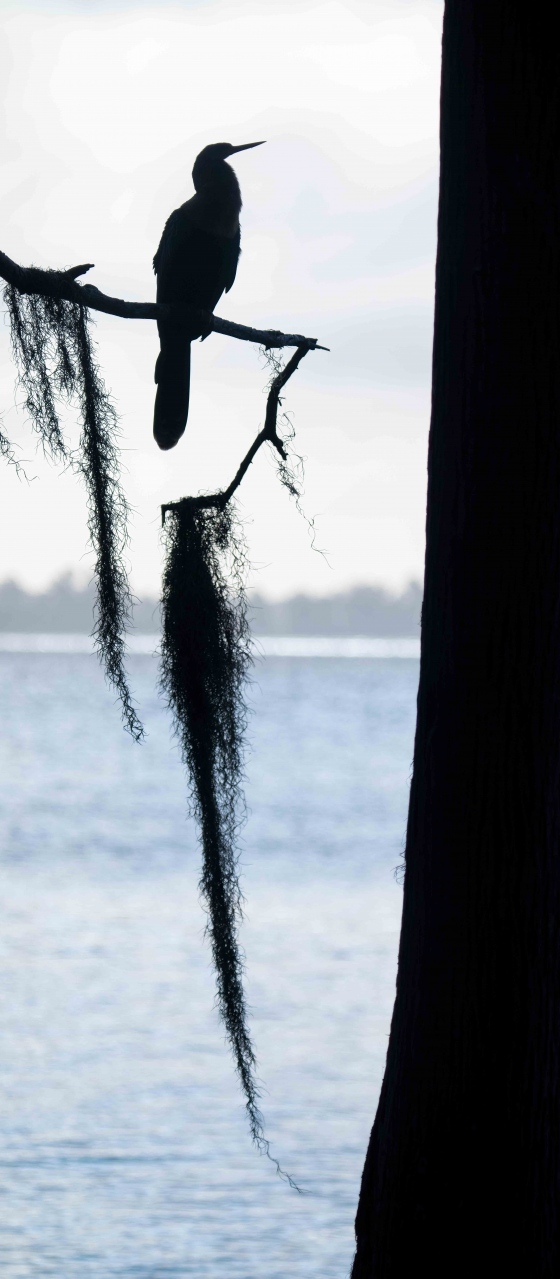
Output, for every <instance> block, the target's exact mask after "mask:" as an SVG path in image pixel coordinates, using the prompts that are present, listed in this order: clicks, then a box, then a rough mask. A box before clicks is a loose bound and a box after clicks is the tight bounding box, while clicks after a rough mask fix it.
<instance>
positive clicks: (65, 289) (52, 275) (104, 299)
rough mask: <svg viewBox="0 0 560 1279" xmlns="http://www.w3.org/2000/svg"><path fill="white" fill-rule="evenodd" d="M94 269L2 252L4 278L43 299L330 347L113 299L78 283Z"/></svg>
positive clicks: (184, 310)
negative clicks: (17, 258) (44, 265)
mask: <svg viewBox="0 0 560 1279" xmlns="http://www.w3.org/2000/svg"><path fill="white" fill-rule="evenodd" d="M92 266H93V263H92V262H86V263H84V264H83V265H82V266H73V267H69V268H68V270H67V271H42V270H41V269H40V268H39V267H35V266H30V267H23V266H18V263H17V262H13V261H12V259H11V258H9V257H8V255H7V254H6V253H2V252H1V251H0V277H1V278H3V279H4V280H7V282H8V284H13V285H14V286H15V288H16V289H19V292H20V293H39V294H41V295H42V296H43V297H54V298H62V299H64V301H66V302H79V303H80V306H87V307H89V308H90V310H92V311H103V312H104V313H105V314H106V315H118V316H120V317H121V318H122V319H125V320H170V319H171V320H177V322H179V321H183V322H184V321H185V320H189V321H190V322H191V324H192V321H193V320H195V321H196V324H197V326H198V327H199V328H200V332H201V334H202V333H205V334H208V333H212V332H214V333H223V334H225V336H226V337H231V338H238V339H239V340H240V341H241V342H256V343H258V345H259V346H264V347H266V348H267V349H270V348H271V347H283V346H298V347H299V346H302V347H305V349H306V350H308V351H327V350H328V347H326V346H319V343H318V342H317V338H307V337H304V336H303V334H301V333H280V332H279V331H278V330H277V329H252V328H250V327H249V326H248V325H246V324H235V323H234V322H233V321H232V320H222V319H220V317H219V316H218V315H213V314H212V313H211V312H210V311H201V310H199V308H198V307H194V306H170V305H168V304H167V303H164V302H126V301H125V300H124V299H123V298H112V297H110V296H109V295H108V294H107V293H102V292H101V290H100V289H97V288H96V287H95V285H94V284H77V283H76V278H77V276H79V275H85V272H86V271H90V270H91V268H92Z"/></svg>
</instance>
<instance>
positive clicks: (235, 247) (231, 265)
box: [223, 227, 241, 293]
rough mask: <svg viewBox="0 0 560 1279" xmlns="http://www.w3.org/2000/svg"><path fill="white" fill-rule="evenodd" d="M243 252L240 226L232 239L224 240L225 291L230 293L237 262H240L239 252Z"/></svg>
mask: <svg viewBox="0 0 560 1279" xmlns="http://www.w3.org/2000/svg"><path fill="white" fill-rule="evenodd" d="M240 253H241V232H240V230H239V227H238V228H237V232H236V234H235V235H234V236H232V237H231V239H227V240H224V249H223V254H224V268H225V270H224V278H225V291H226V293H229V291H230V289H231V286H232V284H233V282H234V280H235V277H236V275H237V263H238V262H239V254H240Z"/></svg>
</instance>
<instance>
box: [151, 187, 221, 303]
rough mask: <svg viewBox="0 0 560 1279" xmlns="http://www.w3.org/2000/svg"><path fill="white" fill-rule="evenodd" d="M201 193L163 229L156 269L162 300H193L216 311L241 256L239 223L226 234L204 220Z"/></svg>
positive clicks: (172, 217)
mask: <svg viewBox="0 0 560 1279" xmlns="http://www.w3.org/2000/svg"><path fill="white" fill-rule="evenodd" d="M204 214H205V209H204V206H203V203H202V201H200V199H199V197H198V195H195V196H193V198H192V200H188V201H187V202H186V204H182V205H181V207H180V208H179V209H175V211H174V212H173V213H172V214H171V216H170V217H169V218H168V219H167V222H166V224H165V227H164V229H163V235H162V237H161V240H160V243H159V247H158V250H157V253H156V255H155V257H154V270H155V272H156V274H157V299H158V301H159V302H179V303H181V302H190V303H192V305H193V306H199V307H201V308H203V309H204V310H208V311H213V310H214V307H215V306H216V305H217V303H218V302H219V299H220V298H221V296H222V293H223V292H224V290H226V291H228V290H229V289H231V286H232V284H233V281H234V279H235V273H236V270H237V261H238V258H239V227H237V228H236V231H235V234H234V235H232V236H226V235H221V234H218V233H216V232H215V231H213V230H211V229H209V227H208V225H205V223H204Z"/></svg>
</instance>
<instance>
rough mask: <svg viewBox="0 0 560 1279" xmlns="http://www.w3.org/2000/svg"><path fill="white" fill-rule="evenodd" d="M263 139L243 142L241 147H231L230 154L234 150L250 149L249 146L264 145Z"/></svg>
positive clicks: (234, 151)
mask: <svg viewBox="0 0 560 1279" xmlns="http://www.w3.org/2000/svg"><path fill="white" fill-rule="evenodd" d="M265 141H266V139H265V140H264V141H263V142H244V143H243V146H241V147H232V148H231V154H232V155H235V153H236V151H250V150H251V147H264V142H265Z"/></svg>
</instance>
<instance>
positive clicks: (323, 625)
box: [0, 573, 422, 637]
mask: <svg viewBox="0 0 560 1279" xmlns="http://www.w3.org/2000/svg"><path fill="white" fill-rule="evenodd" d="M94 600H95V592H94V587H93V585H92V586H87V587H84V588H79V587H76V585H75V584H74V582H73V580H72V576H71V574H69V573H68V574H65V575H64V576H62V577H60V578H59V579H58V581H56V582H54V583H53V585H52V586H51V587H50V588H49V589H48V590H47V591H43V592H42V593H41V594H32V593H30V592H28V591H26V590H24V589H23V587H21V586H19V585H18V584H17V583H16V582H4V583H3V584H2V585H0V631H23V632H25V631H35V632H37V631H39V632H41V631H42V632H53V633H57V632H58V633H61V632H64V633H68V632H75V633H80V632H89V631H91V628H92V618H93V607H94ZM421 603H422V588H421V586H420V584H419V583H418V582H410V583H409V585H408V586H407V587H406V589H405V590H404V591H403V592H402V593H401V594H400V595H392V594H390V592H389V591H386V590H383V588H381V587H377V586H356V587H354V588H353V589H352V590H349V591H343V592H340V593H338V594H336V595H328V596H322V597H318V598H317V597H313V596H310V595H301V594H300V595H293V596H291V597H290V598H289V599H285V600H280V601H276V602H273V601H271V600H267V599H265V598H264V597H263V596H262V595H259V594H254V595H253V596H252V597H251V600H250V605H251V624H252V628H253V631H254V632H255V634H257V635H370V636H379V637H384V636H407V635H411V636H412V635H414V636H416V635H418V634H419V626H420V607H421ZM134 627H135V630H136V631H138V632H140V633H151V632H157V631H159V629H160V620H159V603H158V601H157V600H156V599H153V598H149V597H145V598H144V599H141V600H137V602H136V604H135V607H134Z"/></svg>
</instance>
